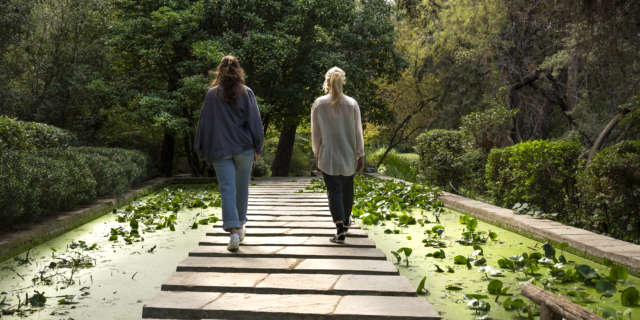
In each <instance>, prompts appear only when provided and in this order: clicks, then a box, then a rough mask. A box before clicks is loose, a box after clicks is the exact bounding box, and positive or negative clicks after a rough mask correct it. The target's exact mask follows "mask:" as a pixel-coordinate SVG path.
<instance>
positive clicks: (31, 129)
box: [0, 116, 78, 151]
mask: <svg viewBox="0 0 640 320" xmlns="http://www.w3.org/2000/svg"><path fill="white" fill-rule="evenodd" d="M77 142H78V138H77V137H76V136H75V135H74V134H73V133H71V132H69V131H66V130H63V129H60V128H56V127H54V126H50V125H46V124H43V123H36V122H24V121H19V120H15V119H12V118H9V117H7V116H0V150H17V151H31V150H36V149H47V148H68V147H72V146H74V145H76V143H77Z"/></svg>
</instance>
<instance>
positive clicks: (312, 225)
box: [213, 220, 360, 232]
mask: <svg viewBox="0 0 640 320" xmlns="http://www.w3.org/2000/svg"><path fill="white" fill-rule="evenodd" d="M246 226H247V227H248V228H278V227H287V228H301V229H331V230H335V229H336V225H335V224H333V222H329V221H325V222H296V221H294V222H288V221H253V220H249V221H247V224H246ZM213 228H222V221H218V222H216V223H214V224H213ZM355 229H360V226H358V225H357V224H356V223H355V222H352V224H351V227H350V228H349V230H355ZM249 232H251V231H249Z"/></svg>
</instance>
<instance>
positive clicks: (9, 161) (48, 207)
mask: <svg viewBox="0 0 640 320" xmlns="http://www.w3.org/2000/svg"><path fill="white" fill-rule="evenodd" d="M0 162H1V163H2V164H3V165H2V166H0V194H1V195H2V196H1V197H0V207H1V208H2V210H1V211H0V219H1V220H2V221H3V222H6V224H5V223H3V225H4V226H9V225H10V224H12V223H15V222H31V221H34V220H35V219H37V218H38V217H39V216H41V215H43V214H46V213H51V212H57V211H63V210H71V209H73V208H75V207H76V206H77V205H79V204H82V203H86V202H89V201H91V200H93V199H94V198H95V186H96V183H95V180H93V178H92V176H91V172H90V171H89V167H88V166H87V165H86V163H85V162H84V159H83V158H82V157H81V156H79V155H78V154H76V153H75V152H74V151H72V150H69V149H44V150H38V151H34V152H29V153H24V152H18V151H13V150H7V151H4V152H1V153H0Z"/></svg>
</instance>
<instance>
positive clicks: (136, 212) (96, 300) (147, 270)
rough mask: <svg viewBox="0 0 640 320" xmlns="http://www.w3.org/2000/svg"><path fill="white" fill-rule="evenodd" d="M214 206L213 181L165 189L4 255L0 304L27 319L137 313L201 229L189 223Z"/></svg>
mask: <svg viewBox="0 0 640 320" xmlns="http://www.w3.org/2000/svg"><path fill="white" fill-rule="evenodd" d="M219 206H220V199H219V193H218V186H217V184H210V185H194V186H180V185H178V186H171V187H167V188H165V189H164V190H161V191H158V192H155V193H153V194H152V195H149V196H147V197H144V198H141V199H136V200H134V201H132V202H131V203H130V204H128V205H125V206H123V207H120V208H118V209H116V210H114V212H113V213H112V214H108V215H105V216H103V217H100V218H98V219H96V220H94V221H92V222H90V223H88V224H86V225H83V226H81V227H79V228H77V229H75V230H72V231H70V232H68V233H66V234H64V235H62V236H60V237H58V238H56V239H53V240H51V241H48V242H46V243H44V244H42V245H40V246H37V247H34V248H32V249H31V250H29V252H27V253H25V254H21V255H19V256H17V257H15V258H13V259H10V260H7V261H4V262H2V263H1V264H0V293H1V294H0V310H1V311H2V313H3V315H4V316H5V317H7V316H11V315H13V316H19V317H26V318H29V319H50V318H52V316H65V319H67V317H69V316H71V317H72V318H75V319H80V318H87V317H88V318H96V319H98V318H110V319H116V318H117V319H137V318H139V317H140V314H141V308H142V302H143V301H144V300H146V299H148V298H149V297H150V296H151V295H152V294H153V293H154V292H156V291H157V290H158V288H157V285H158V283H160V282H161V281H162V280H163V279H164V278H165V277H166V275H167V274H168V273H170V272H172V271H174V270H175V266H176V264H177V263H178V262H179V261H180V260H182V259H183V258H184V257H185V256H186V255H187V254H188V252H189V250H191V249H192V248H193V247H194V246H195V245H196V244H197V241H198V240H199V239H200V238H201V237H202V236H203V235H204V233H205V232H206V230H194V225H195V226H196V228H195V229H197V226H198V225H207V224H209V223H212V222H216V221H218V220H219V218H218V216H219V215H220V209H219V208H218V207H219ZM101 314H102V315H105V316H104V317H100V316H99V315H101ZM106 315H108V316H106ZM3 319H4V318H3Z"/></svg>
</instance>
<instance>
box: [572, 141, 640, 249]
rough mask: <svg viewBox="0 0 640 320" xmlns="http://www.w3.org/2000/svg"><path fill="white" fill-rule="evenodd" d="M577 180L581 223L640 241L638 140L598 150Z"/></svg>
mask: <svg viewBox="0 0 640 320" xmlns="http://www.w3.org/2000/svg"><path fill="white" fill-rule="evenodd" d="M578 180H579V186H580V190H581V192H582V207H581V213H582V215H581V217H582V220H583V221H582V224H583V225H585V226H589V227H590V228H591V229H592V230H596V231H599V232H604V233H607V234H610V235H612V236H614V237H616V238H619V239H624V240H627V241H637V242H638V243H640V199H639V198H640V141H637V140H636V141H624V142H621V143H619V144H617V145H614V146H612V147H609V148H605V149H603V150H601V151H599V152H598V153H596V155H595V157H593V159H592V160H591V163H589V165H588V166H587V168H586V169H585V170H584V171H582V172H581V173H580V175H579V179H578Z"/></svg>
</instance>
